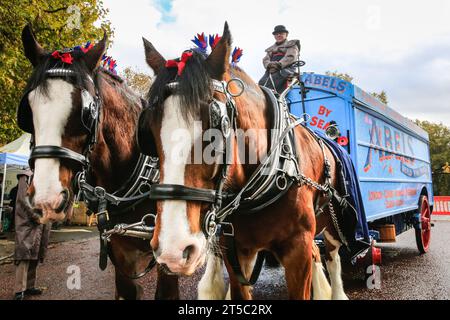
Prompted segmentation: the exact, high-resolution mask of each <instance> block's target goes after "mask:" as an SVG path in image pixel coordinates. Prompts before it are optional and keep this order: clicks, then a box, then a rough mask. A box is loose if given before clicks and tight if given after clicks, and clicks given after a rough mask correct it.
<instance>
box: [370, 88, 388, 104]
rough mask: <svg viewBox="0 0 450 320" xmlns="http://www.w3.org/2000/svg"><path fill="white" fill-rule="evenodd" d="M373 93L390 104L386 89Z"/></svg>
mask: <svg viewBox="0 0 450 320" xmlns="http://www.w3.org/2000/svg"><path fill="white" fill-rule="evenodd" d="M371 95H372V96H374V97H375V98H377V99H378V100H380V101H381V102H383V103H384V104H388V98H387V94H386V91H384V90H383V91H381V92H380V93H376V92H372V93H371Z"/></svg>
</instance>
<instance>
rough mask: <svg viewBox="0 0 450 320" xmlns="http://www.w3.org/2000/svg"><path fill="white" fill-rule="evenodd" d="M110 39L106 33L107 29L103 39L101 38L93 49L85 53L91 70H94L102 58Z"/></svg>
mask: <svg viewBox="0 0 450 320" xmlns="http://www.w3.org/2000/svg"><path fill="white" fill-rule="evenodd" d="M107 40H108V36H107V35H106V31H105V30H104V31H103V39H102V40H100V42H98V43H97V44H96V45H95V46H94V47H93V48H92V49H91V50H89V51H88V52H86V53H85V55H84V57H83V58H84V61H85V62H86V66H87V67H88V69H89V70H90V71H93V70H94V69H95V68H96V67H97V65H98V64H99V63H100V61H101V60H102V57H103V54H104V53H105V50H106V41H107Z"/></svg>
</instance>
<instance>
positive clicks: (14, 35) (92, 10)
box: [0, 0, 113, 145]
mask: <svg viewBox="0 0 450 320" xmlns="http://www.w3.org/2000/svg"><path fill="white" fill-rule="evenodd" d="M0 2H1V5H0V21H1V24H0V92H1V95H0V145H3V144H5V143H6V142H9V141H12V140H14V139H16V138H17V137H19V136H20V135H21V133H22V132H21V130H20V129H19V128H18V127H17V125H16V107H17V104H18V103H19V99H20V97H21V95H22V92H23V89H24V87H25V85H26V81H27V79H28V77H29V76H30V74H31V71H32V67H31V64H30V63H29V61H28V60H27V59H26V58H25V56H24V54H23V46H22V40H21V33H22V29H23V27H24V26H25V25H26V24H27V23H31V24H32V28H33V31H34V33H35V36H36V38H37V40H38V42H39V43H40V44H41V46H42V47H44V48H45V49H47V50H48V51H50V52H51V51H53V50H56V49H62V48H68V47H73V46H76V45H79V44H82V43H84V42H86V41H88V40H91V41H92V40H99V39H101V38H102V36H103V31H102V28H103V29H104V30H106V32H107V34H108V35H109V37H110V38H111V36H112V34H113V31H112V28H111V23H110V21H109V20H107V14H108V10H107V9H105V8H104V6H103V2H102V1H100V0H71V1H65V0H52V1H44V0H14V1H13V0H0ZM78 10H79V11H78ZM78 12H79V14H78ZM78 18H79V19H78ZM78 21H79V24H78V23H77V22H78ZM94 23H95V24H96V25H97V24H98V25H99V26H98V27H97V26H94Z"/></svg>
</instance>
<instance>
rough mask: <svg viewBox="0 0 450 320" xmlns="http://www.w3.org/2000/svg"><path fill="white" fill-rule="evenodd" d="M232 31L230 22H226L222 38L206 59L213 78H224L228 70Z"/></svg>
mask: <svg viewBox="0 0 450 320" xmlns="http://www.w3.org/2000/svg"><path fill="white" fill-rule="evenodd" d="M231 41H232V40H231V33H230V30H229V29H228V23H227V22H225V26H224V28H223V34H222V38H220V40H219V42H218V43H217V45H216V47H215V48H214V49H213V51H212V52H211V54H210V55H209V57H208V58H207V59H206V65H207V68H208V71H209V73H210V74H211V76H212V78H214V79H217V80H222V78H223V74H224V73H225V71H226V70H227V67H228V64H229V57H230V53H231Z"/></svg>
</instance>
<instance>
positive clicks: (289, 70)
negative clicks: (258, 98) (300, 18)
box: [259, 25, 300, 93]
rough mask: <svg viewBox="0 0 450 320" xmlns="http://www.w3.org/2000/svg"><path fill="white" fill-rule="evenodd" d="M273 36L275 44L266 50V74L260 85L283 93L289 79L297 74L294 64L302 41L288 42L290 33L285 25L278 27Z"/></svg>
mask: <svg viewBox="0 0 450 320" xmlns="http://www.w3.org/2000/svg"><path fill="white" fill-rule="evenodd" d="M272 34H273V35H274V37H275V43H274V44H273V45H272V46H270V47H269V48H267V49H266V52H267V54H266V56H265V57H264V59H263V65H264V68H265V69H266V72H265V74H264V76H263V77H262V78H261V80H259V84H260V85H262V86H265V87H268V88H270V89H274V90H276V91H277V92H278V93H282V92H283V91H284V89H286V81H287V79H288V78H289V77H292V76H293V75H294V74H295V73H296V66H294V65H293V64H294V63H295V62H296V61H298V58H299V53H300V41H299V40H288V39H287V36H288V34H289V31H288V30H287V29H286V27H285V26H283V25H278V26H276V27H275V28H274V30H273V32H272ZM270 76H271V77H270ZM271 78H272V79H271Z"/></svg>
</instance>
